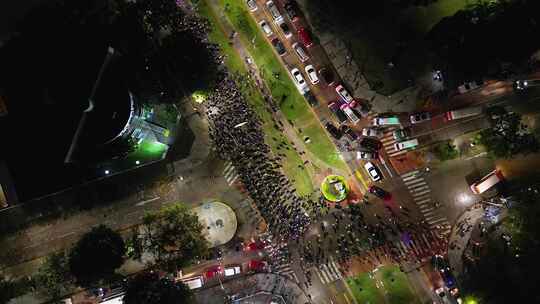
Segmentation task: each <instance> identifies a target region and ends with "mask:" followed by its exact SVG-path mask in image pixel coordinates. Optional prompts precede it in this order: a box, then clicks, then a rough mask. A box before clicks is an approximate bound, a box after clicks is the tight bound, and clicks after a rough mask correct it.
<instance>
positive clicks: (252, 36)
mask: <svg viewBox="0 0 540 304" xmlns="http://www.w3.org/2000/svg"><path fill="white" fill-rule="evenodd" d="M217 2H218V3H219V5H220V7H221V9H222V10H223V12H224V13H225V15H226V16H227V18H228V19H229V21H230V22H231V24H232V25H233V27H234V28H235V30H236V31H237V32H238V33H239V34H240V39H241V41H242V43H243V44H244V45H245V47H246V48H247V49H248V51H249V53H250V55H251V56H252V57H253V60H254V61H255V63H256V64H257V66H258V68H259V70H260V71H261V75H262V77H263V79H264V81H265V82H266V83H267V85H268V87H269V88H270V90H271V93H272V96H273V97H274V99H275V100H276V101H278V103H279V107H280V109H281V111H282V113H283V114H284V115H285V117H286V118H287V119H288V120H289V121H290V122H291V123H292V124H293V126H294V127H295V130H296V133H297V136H299V137H300V138H301V139H302V140H303V138H304V136H309V137H310V138H311V143H309V144H307V145H306V147H307V149H308V150H309V151H310V152H311V153H312V155H314V156H315V157H316V158H318V159H319V160H320V161H322V162H323V163H324V164H326V165H327V166H329V167H332V168H335V169H339V170H346V164H345V163H344V162H343V160H342V159H341V158H340V157H339V154H338V151H337V150H336V147H335V146H334V144H333V143H332V141H331V140H330V138H329V137H328V136H327V134H326V133H325V131H324V129H323V128H322V126H321V124H320V123H319V121H318V118H317V117H316V116H315V114H314V113H313V112H312V111H311V109H310V107H309V105H308V104H307V102H306V101H305V99H304V97H303V96H302V95H300V93H299V92H298V90H297V89H296V86H295V85H294V83H293V82H292V80H291V79H290V77H289V75H288V73H289V72H288V71H287V70H285V68H284V67H283V65H282V64H281V62H280V60H279V59H278V57H277V56H276V55H275V54H274V51H273V49H272V46H271V45H270V44H269V43H268V42H267V40H266V38H265V37H264V36H263V35H262V33H261V31H260V30H259V27H258V25H257V24H256V23H255V21H254V19H253V18H251V17H250V15H249V12H248V11H247V10H246V7H245V2H244V1H237V0H217ZM299 130H301V134H300V132H299Z"/></svg>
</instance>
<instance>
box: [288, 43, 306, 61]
mask: <svg viewBox="0 0 540 304" xmlns="http://www.w3.org/2000/svg"><path fill="white" fill-rule="evenodd" d="M292 48H293V50H294V52H295V53H296V56H298V58H299V59H300V61H302V62H306V60H308V59H309V56H308V54H307V52H306V51H305V50H304V48H303V47H302V46H301V45H300V43H298V42H295V43H293V45H292Z"/></svg>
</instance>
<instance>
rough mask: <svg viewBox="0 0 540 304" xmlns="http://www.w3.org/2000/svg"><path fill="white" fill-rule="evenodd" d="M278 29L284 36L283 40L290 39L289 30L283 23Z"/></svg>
mask: <svg viewBox="0 0 540 304" xmlns="http://www.w3.org/2000/svg"><path fill="white" fill-rule="evenodd" d="M279 27H280V28H281V30H282V31H283V35H285V38H287V39H289V38H291V37H292V33H291V30H290V29H289V26H288V25H287V23H285V22H283V23H280V24H279Z"/></svg>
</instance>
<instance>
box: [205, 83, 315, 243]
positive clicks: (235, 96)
mask: <svg viewBox="0 0 540 304" xmlns="http://www.w3.org/2000/svg"><path fill="white" fill-rule="evenodd" d="M206 112H207V115H208V120H209V122H210V138H211V140H212V141H213V143H214V145H215V148H216V150H217V152H218V154H219V155H220V156H221V157H223V158H224V159H229V160H231V162H232V163H233V164H234V166H235V168H236V170H237V172H238V174H239V175H240V178H241V180H242V182H243V184H244V186H245V188H246V189H247V191H248V192H249V194H250V196H251V197H252V199H253V201H254V203H255V204H256V205H257V209H258V210H259V212H260V213H261V215H262V217H263V218H264V219H265V221H266V223H267V224H268V226H269V228H270V230H271V231H272V232H273V234H274V235H276V236H280V238H281V240H283V241H285V240H289V239H297V238H299V237H300V236H301V235H303V233H304V231H305V229H306V227H307V226H308V225H309V223H310V220H309V217H308V215H307V214H306V211H305V209H304V208H303V207H302V205H306V202H305V200H304V199H303V198H301V197H299V196H298V195H297V194H296V193H295V190H294V187H293V186H292V185H291V183H290V182H289V180H288V179H287V177H285V175H283V173H282V172H281V171H280V163H279V161H278V160H277V159H275V158H273V157H272V156H271V154H270V148H269V147H268V146H267V145H266V143H265V141H264V133H263V131H262V129H261V123H260V121H259V119H258V117H257V115H256V114H255V112H253V111H252V110H251V108H250V107H249V106H248V104H247V103H246V100H245V99H244V97H243V96H242V94H241V93H240V91H239V90H238V88H237V86H236V83H235V82H234V80H233V79H232V76H231V75H229V74H227V73H224V74H223V77H222V80H221V81H220V82H219V83H218V85H217V86H216V88H215V90H214V92H213V93H212V94H211V95H210V96H209V98H208V100H207V102H206Z"/></svg>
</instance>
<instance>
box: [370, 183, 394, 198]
mask: <svg viewBox="0 0 540 304" xmlns="http://www.w3.org/2000/svg"><path fill="white" fill-rule="evenodd" d="M368 191H369V193H371V194H373V195H375V196H376V197H378V198H382V199H384V200H389V199H390V198H392V195H391V194H390V192H388V191H386V190H384V189H382V188H379V187H377V186H370V187H369V188H368Z"/></svg>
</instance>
